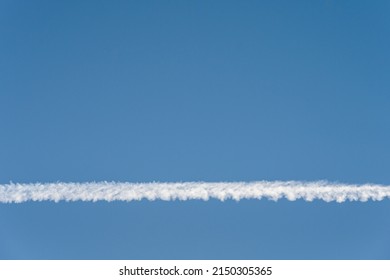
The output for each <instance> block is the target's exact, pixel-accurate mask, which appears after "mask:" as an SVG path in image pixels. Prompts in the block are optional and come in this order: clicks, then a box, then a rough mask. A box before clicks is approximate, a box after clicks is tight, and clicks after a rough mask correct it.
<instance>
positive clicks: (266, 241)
mask: <svg viewBox="0 0 390 280" xmlns="http://www.w3.org/2000/svg"><path fill="white" fill-rule="evenodd" d="M389 11H390V4H389V3H388V2H387V1H375V2H370V3H369V2H367V1H343V2H341V3H340V2H339V1H295V2H291V1H245V2H244V1H115V3H112V2H109V1H82V2H81V3H80V1H66V3H65V2H60V1H54V2H53V1H40V2H39V3H37V2H34V3H33V2H28V1H0V35H1V40H0V131H1V132H0V171H1V172H0V184H5V183H8V182H10V181H12V182H21V183H29V182H56V181H64V182H87V181H101V180H107V181H129V182H149V181H253V180H304V181H312V180H322V179H325V180H329V181H339V182H344V183H357V184H362V183H367V182H372V183H378V184H384V185H389V184H390V174H389V172H388V166H389V164H390V162H389V159H390V148H389V145H388V143H390V130H389V121H390V113H389V110H388V108H389V105H390V95H389V92H390V79H389V73H390V71H389V70H390V66H389V63H390V53H389V49H390V39H389V38H390V18H389V16H388V15H389ZM389 210H390V203H389V201H388V200H385V201H382V202H375V203H374V202H367V203H357V202H354V203H343V204H337V203H325V202H320V201H316V202H312V203H308V202H303V201H298V202H288V201H285V200H283V201H279V202H271V201H266V200H261V201H258V200H249V201H240V202H238V203H237V202H233V201H227V202H223V203H222V202H219V201H214V200H212V201H209V202H201V201H190V202H161V201H160V202H147V201H141V202H132V203H123V202H113V203H105V202H99V203H85V202H76V203H64V202H60V203H50V202H42V203H36V202H35V203H33V202H29V203H24V204H0V258H2V259H8V258H11V259H19V258H27V259H63V258H64V259H79V258H80V259H84V258H87V259H118V258H119V259H138V258H142V259H155V258H157V259H194V258H201V259H285V258H287V259H312V258H316V259H323V258H325V259H326V258H330V259H338V258H348V259H360V258H366V259H367V258H368V259H389V258H390V253H389V252H390V238H389V237H388V236H390V218H388V214H387V213H389Z"/></svg>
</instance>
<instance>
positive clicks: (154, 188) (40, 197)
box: [0, 181, 390, 203]
mask: <svg viewBox="0 0 390 280" xmlns="http://www.w3.org/2000/svg"><path fill="white" fill-rule="evenodd" d="M262 198H265V199H270V200H274V201H277V200H279V199H283V198H284V199H287V200H290V201H295V200H298V199H303V200H306V201H313V200H316V199H317V200H324V201H326V202H331V201H336V202H345V201H362V202H364V201H368V200H373V201H380V200H383V199H388V198H390V186H383V185H375V184H364V185H351V184H340V183H330V182H327V181H317V182H300V181H258V182H215V183H212V182H181V183H157V182H153V183H117V182H91V183H61V182H57V183H43V184H42V183H34V184H15V183H10V184H4V185H0V203H21V202H27V201H55V202H59V201H137V200H151V201H152V200H165V201H172V200H191V199H198V200H209V199H218V200H221V201H224V200H228V199H232V200H236V201H239V200H242V199H262Z"/></svg>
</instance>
